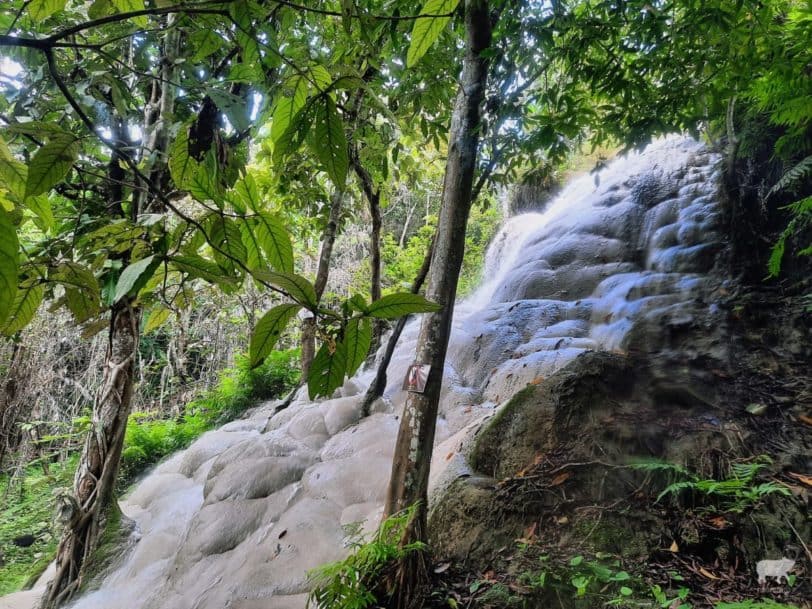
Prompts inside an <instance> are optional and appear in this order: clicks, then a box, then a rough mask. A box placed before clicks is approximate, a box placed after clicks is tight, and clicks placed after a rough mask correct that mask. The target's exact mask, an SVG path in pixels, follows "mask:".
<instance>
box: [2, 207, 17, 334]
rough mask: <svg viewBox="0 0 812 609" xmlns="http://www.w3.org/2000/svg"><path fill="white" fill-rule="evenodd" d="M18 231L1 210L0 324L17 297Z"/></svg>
mask: <svg viewBox="0 0 812 609" xmlns="http://www.w3.org/2000/svg"><path fill="white" fill-rule="evenodd" d="M18 249H19V243H18V241H17V229H16V228H15V227H14V224H13V223H12V222H11V217H10V216H9V215H8V213H6V212H5V211H3V210H2V209H0V324H2V323H3V322H4V321H5V320H6V318H7V317H8V315H9V312H10V311H11V309H12V307H13V304H14V299H15V296H16V295H17V272H18V258H17V256H18Z"/></svg>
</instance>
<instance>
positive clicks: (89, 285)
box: [48, 262, 101, 323]
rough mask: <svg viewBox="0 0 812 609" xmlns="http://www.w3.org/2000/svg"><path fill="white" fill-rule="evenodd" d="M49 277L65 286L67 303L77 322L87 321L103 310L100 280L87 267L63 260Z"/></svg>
mask: <svg viewBox="0 0 812 609" xmlns="http://www.w3.org/2000/svg"><path fill="white" fill-rule="evenodd" d="M48 278H49V279H50V280H51V281H55V282H56V283H59V284H61V285H63V286H64V287H65V301H66V304H67V306H68V309H69V310H70V312H71V313H73V316H74V317H75V318H76V321H77V322H79V323H82V322H85V321H87V320H88V319H90V318H91V317H93V316H94V315H96V314H97V313H98V312H99V311H101V291H100V289H99V282H98V280H97V279H96V277H95V275H93V272H92V271H91V270H90V269H88V268H87V267H84V266H82V265H81V264H77V263H75V262H63V263H62V264H60V265H59V266H58V267H57V268H56V269H55V270H54V271H53V272H52V273H51V274H50V275H49V277H48Z"/></svg>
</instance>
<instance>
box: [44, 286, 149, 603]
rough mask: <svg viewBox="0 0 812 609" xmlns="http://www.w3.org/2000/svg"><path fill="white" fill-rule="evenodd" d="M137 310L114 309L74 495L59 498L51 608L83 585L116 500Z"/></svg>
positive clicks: (135, 348) (124, 306) (135, 345)
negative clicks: (61, 527) (59, 527)
mask: <svg viewBox="0 0 812 609" xmlns="http://www.w3.org/2000/svg"><path fill="white" fill-rule="evenodd" d="M138 325H139V310H138V309H137V308H135V307H133V306H132V305H131V304H130V303H127V302H123V303H121V304H120V305H118V306H117V307H115V308H114V309H113V311H112V312H111V317H110V331H109V338H108V345H107V355H106V357H105V362H104V375H103V377H102V386H101V388H100V390H99V393H98V395H97V396H96V400H95V403H94V405H93V417H92V423H91V425H92V427H91V429H90V432H89V433H88V436H87V439H86V441H85V446H84V450H83V452H82V456H81V460H80V462H79V468H78V469H77V471H76V477H75V479H74V485H73V493H65V494H63V495H62V496H60V497H59V498H58V502H59V503H58V513H59V518H60V520H61V521H62V523H63V524H64V525H65V530H64V532H63V534H62V539H61V540H60V542H59V547H58V549H57V554H56V575H55V577H54V579H53V581H52V582H51V583H50V584H49V586H48V590H47V592H46V594H45V597H44V599H43V607H44V608H47V609H51V608H55V607H58V606H59V605H61V604H62V603H64V602H65V601H67V600H68V599H69V598H70V597H71V596H73V594H75V593H76V591H77V590H78V589H79V588H80V586H81V585H82V581H83V579H84V577H85V575H86V568H87V564H88V558H89V556H90V555H91V553H92V552H93V551H94V550H95V549H96V547H97V545H98V542H99V538H100V536H101V533H102V532H103V531H104V526H105V523H106V520H107V516H108V514H109V512H110V509H111V505H112V503H113V501H114V499H115V498H114V492H113V491H114V489H115V485H116V476H117V475H118V466H119V461H120V460H121V450H122V446H123V444H124V431H125V430H126V427H127V417H128V416H129V414H130V403H131V400H132V390H133V375H134V373H135V358H136V353H137V351H138V336H139V334H138Z"/></svg>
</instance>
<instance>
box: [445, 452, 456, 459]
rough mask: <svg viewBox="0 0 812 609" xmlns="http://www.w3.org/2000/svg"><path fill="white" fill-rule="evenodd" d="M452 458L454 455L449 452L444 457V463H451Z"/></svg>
mask: <svg viewBox="0 0 812 609" xmlns="http://www.w3.org/2000/svg"><path fill="white" fill-rule="evenodd" d="M453 456H454V453H453V452H450V453H448V454H447V455H446V456H445V460H446V461H451V457H453Z"/></svg>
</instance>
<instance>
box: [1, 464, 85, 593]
mask: <svg viewBox="0 0 812 609" xmlns="http://www.w3.org/2000/svg"><path fill="white" fill-rule="evenodd" d="M78 461H79V459H78V455H74V456H71V457H70V458H69V459H68V460H67V461H63V462H61V463H55V464H52V465H51V467H50V468H49V470H48V471H49V473H48V474H47V475H46V474H44V473H43V471H42V469H41V468H40V467H39V466H38V465H32V466H30V467H29V468H28V470H27V471H26V472H25V476H24V477H21V479H18V480H15V481H12V480H11V479H10V477H9V476H7V475H2V476H0V505H2V508H0V596H2V595H4V594H10V593H11V592H15V591H16V590H19V589H21V588H22V587H23V586H24V585H25V584H26V582H28V580H29V579H34V578H36V577H37V576H38V575H39V574H40V573H42V571H43V570H44V569H45V568H46V567H47V566H48V563H49V562H50V561H51V559H52V558H53V555H54V553H55V552H56V545H57V542H58V534H57V532H56V531H55V530H54V528H53V518H52V516H53V498H54V491H55V490H56V489H59V488H64V487H68V486H71V484H73V473H74V471H75V469H76V465H77V463H78ZM26 536H31V538H33V539H30V538H29V539H27V540H24V539H22V538H23V537H26ZM15 539H16V540H17V541H18V543H20V542H23V543H25V544H27V543H28V542H29V541H33V542H32V543H30V545H27V547H22V546H20V545H17V544H15V543H14V541H15Z"/></svg>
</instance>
